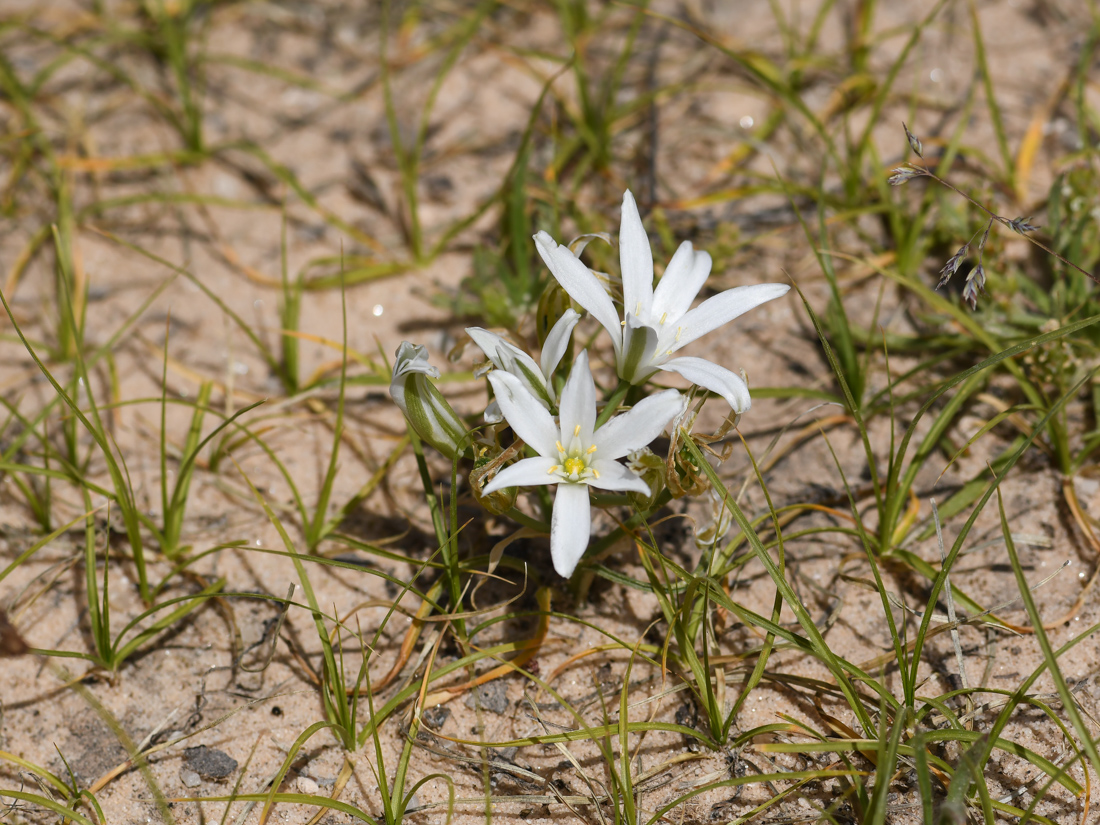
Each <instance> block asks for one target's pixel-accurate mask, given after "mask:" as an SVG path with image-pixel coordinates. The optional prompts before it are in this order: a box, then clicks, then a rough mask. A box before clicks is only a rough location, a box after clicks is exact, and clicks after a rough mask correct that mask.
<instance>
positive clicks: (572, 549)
mask: <svg viewBox="0 0 1100 825" xmlns="http://www.w3.org/2000/svg"><path fill="white" fill-rule="evenodd" d="M591 532H592V505H591V503H590V502H589V500H588V485H586V484H559V485H558V492H557V495H555V496H554V515H553V517H552V518H551V519H550V555H551V556H552V557H553V559H554V569H555V570H557V571H558V575H559V576H562V577H563V578H566V579H568V578H569V577H570V576H572V575H573V571H574V570H576V569H577V562H579V561H580V560H581V556H583V555H584V551H585V550H587V549H588V537H589V536H590V535H591Z"/></svg>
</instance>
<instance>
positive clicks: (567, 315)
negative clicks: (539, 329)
mask: <svg viewBox="0 0 1100 825" xmlns="http://www.w3.org/2000/svg"><path fill="white" fill-rule="evenodd" d="M580 319H581V316H580V313H579V312H577V311H576V310H575V309H573V308H572V307H569V308H568V309H567V310H565V312H564V313H562V316H561V317H560V318H559V319H558V320H557V323H555V324H554V326H552V327H551V328H550V332H549V333H547V335H546V343H544V344H543V345H542V357H541V358H540V359H539V368H540V369H541V370H542V377H543V378H545V379H546V388H547V390H549V389H550V378H551V376H552V375H553V374H554V370H556V369H557V368H558V364H560V363H561V359H562V356H563V355H565V350H566V348H567V347H568V346H569V334H570V333H571V332H573V327H575V326H576V325H577V321H579V320H580Z"/></svg>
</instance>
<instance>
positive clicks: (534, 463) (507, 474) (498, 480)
mask: <svg viewBox="0 0 1100 825" xmlns="http://www.w3.org/2000/svg"><path fill="white" fill-rule="evenodd" d="M555 466H557V462H556V461H554V459H552V458H546V457H545V456H541V455H540V456H538V457H536V458H525V459H523V460H522V461H517V462H516V463H515V464H512V465H510V466H508V467H505V468H504V469H503V470H501V471H500V472H499V473H497V474H496V475H495V476H493V480H492V481H490V482H489V483H488V484H486V485H485V487H484V489H482V491H481V494H482V495H488V494H489V493H495V492H496V491H497V490H503V489H504V488H505V487H537V486H539V485H541V484H557V483H558V481H559V480H560V479H559V478H558V477H557V476H556V475H554V474H553V473H551V472H550V470H551V469H552V468H553V467H555Z"/></svg>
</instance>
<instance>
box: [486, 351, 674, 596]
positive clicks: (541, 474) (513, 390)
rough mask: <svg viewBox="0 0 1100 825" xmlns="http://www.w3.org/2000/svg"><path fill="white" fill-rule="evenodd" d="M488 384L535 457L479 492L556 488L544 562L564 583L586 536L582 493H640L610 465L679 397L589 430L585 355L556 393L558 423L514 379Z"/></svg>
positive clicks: (640, 441) (665, 417)
mask: <svg viewBox="0 0 1100 825" xmlns="http://www.w3.org/2000/svg"><path fill="white" fill-rule="evenodd" d="M489 381H490V383H491V384H492V385H493V392H495V393H496V397H497V403H499V404H500V410H501V412H502V413H503V414H504V417H505V419H507V421H508V424H509V426H511V428H512V430H513V431H514V432H515V433H516V435H517V436H519V437H520V438H522V439H523V440H524V441H525V442H526V443H527V445H528V446H530V447H531V448H532V449H534V450H535V452H537V453H538V456H536V457H533V458H525V459H523V460H522V461H517V462H516V463H515V464H513V465H511V466H510V467H506V468H505V469H503V470H501V471H500V472H499V473H498V474H497V475H496V477H495V478H494V479H493V480H492V481H490V482H489V483H488V484H487V485H485V490H484V493H485V494H488V493H492V492H494V491H496V490H502V489H504V488H505V487H533V486H538V485H542V484H556V485H557V487H558V489H557V493H556V495H555V497H554V515H553V517H552V518H551V521H550V555H551V556H552V557H553V559H554V569H555V570H557V571H558V573H559V574H560V575H562V576H564V577H565V578H569V577H570V576H571V575H573V571H574V570H575V569H576V567H577V562H579V561H580V559H581V556H583V555H584V551H585V550H586V549H587V547H588V539H589V536H590V535H591V528H592V515H591V504H590V502H589V498H588V488H589V487H598V488H600V489H602V490H616V491H623V492H625V491H628V490H634V491H637V492H639V493H648V492H649V487H648V486H647V485H646V483H645V482H644V481H643V480H642V479H641V478H639V477H638V476H637V475H635V474H634V473H632V472H631V471H630V470H628V469H627V468H626V467H625V466H624V465H622V464H620V463H619V462H618V461H617V460H616V459H619V458H622V457H623V456H625V455H627V454H628V453H630V452H631V451H633V450H637V449H640V448H641V447H644V446H646V445H647V444H649V442H651V441H652V440H653V439H655V438H656V437H657V436H658V435H660V434H661V431H662V430H664V428H665V425H666V424H668V422H669V421H671V420H672V419H674V418H675V417H676V416H677V415H679V414H680V413H681V412H683V410H684V400H683V397H682V396H681V395H680V393H678V392H677V391H676V390H665V391H663V392H659V393H657V394H656V395H651V396H649V397H648V398H643V399H642V400H641V401H640V402H638V403H637V404H635V405H634V407H633V408H632V409H630V410H629V411H627V412H625V413H622V414H620V415H616V416H614V417H613V418H611V419H610V420H608V422H607V423H606V424H604V425H603V426H602V427H600V428H599V429H596V385H595V384H594V383H593V381H592V373H591V371H590V370H589V368H588V353H587V352H586V351H582V352H581V354H580V355H579V356H578V357H577V360H576V361H575V362H574V364H573V369H572V370H571V371H570V373H569V378H568V379H566V382H565V387H564V388H563V389H562V392H561V404H560V407H559V416H558V422H555V421H554V418H553V417H552V416H551V415H550V413H549V412H548V411H547V410H546V408H545V407H543V406H542V404H541V403H539V400H538V399H536V398H535V397H534V396H533V395H531V393H530V392H529V391H528V390H527V388H526V387H525V386H524V385H523V383H522V382H521V381H520V380H519V379H518V378H516V377H515V376H514V375H511V374H510V373H508V372H504V371H502V370H494V371H493V372H491V373H489Z"/></svg>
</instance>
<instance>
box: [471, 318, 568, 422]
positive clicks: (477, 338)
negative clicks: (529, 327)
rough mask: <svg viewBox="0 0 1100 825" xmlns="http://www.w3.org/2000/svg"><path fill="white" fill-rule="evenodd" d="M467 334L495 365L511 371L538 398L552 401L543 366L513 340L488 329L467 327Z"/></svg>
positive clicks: (548, 401)
mask: <svg viewBox="0 0 1100 825" xmlns="http://www.w3.org/2000/svg"><path fill="white" fill-rule="evenodd" d="M466 334H467V335H469V336H470V338H471V340H472V341H473V342H474V343H475V344H477V346H478V348H479V349H480V350H481V351H482V352H484V353H485V357H486V358H488V359H489V360H490V361H491V362H492V363H493V366H494V367H496V368H497V369H499V370H505V371H506V372H510V373H511V374H512V375H514V376H516V378H518V379H520V380H521V381H522V382H523V383H524V385H525V386H526V387H527V391H528V392H530V393H531V394H532V395H534V396H535V397H536V398H542V399H543V400H544V401H545V402H546V404H549V403H550V394H549V393H548V392H547V390H546V379H545V378H544V377H543V374H542V368H541V367H540V366H539V365H538V364H536V363H535V359H534V358H532V357H531V356H530V355H528V354H527V353H526V352H524V351H523V350H521V349H520V348H519V347H517V346H516V345H515V344H513V343H512V342H511V341H508V340H506V339H505V338H503V337H502V336H500V335H497V334H496V333H495V332H490V331H489V330H487V329H482V328H481V327H467V328H466Z"/></svg>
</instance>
